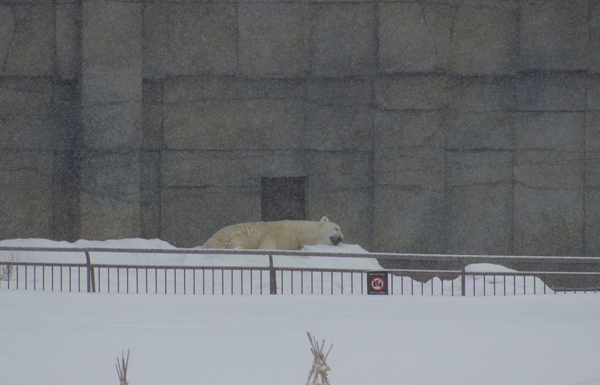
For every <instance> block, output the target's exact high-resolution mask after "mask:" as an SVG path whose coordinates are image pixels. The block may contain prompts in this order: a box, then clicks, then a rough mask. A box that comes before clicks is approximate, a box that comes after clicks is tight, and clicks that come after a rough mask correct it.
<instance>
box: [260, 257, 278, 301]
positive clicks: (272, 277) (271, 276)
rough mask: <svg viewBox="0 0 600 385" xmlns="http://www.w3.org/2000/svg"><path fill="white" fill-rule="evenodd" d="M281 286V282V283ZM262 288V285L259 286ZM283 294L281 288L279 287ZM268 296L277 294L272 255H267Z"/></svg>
mask: <svg viewBox="0 0 600 385" xmlns="http://www.w3.org/2000/svg"><path fill="white" fill-rule="evenodd" d="M281 284H282V285H283V282H282V283H281ZM261 286H262V285H261ZM281 290H282V292H283V286H282V287H281ZM269 294H277V274H275V267H274V266H273V255H270V254H269Z"/></svg>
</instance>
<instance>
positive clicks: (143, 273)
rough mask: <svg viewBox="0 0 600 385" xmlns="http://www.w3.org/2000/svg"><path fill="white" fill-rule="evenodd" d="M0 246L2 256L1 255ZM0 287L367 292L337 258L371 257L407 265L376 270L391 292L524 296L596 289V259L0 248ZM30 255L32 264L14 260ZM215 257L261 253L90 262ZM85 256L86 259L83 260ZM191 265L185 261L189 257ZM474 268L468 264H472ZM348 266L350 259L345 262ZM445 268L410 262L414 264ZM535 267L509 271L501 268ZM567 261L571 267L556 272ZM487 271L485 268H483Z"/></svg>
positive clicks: (599, 265) (599, 284) (599, 267)
mask: <svg viewBox="0 0 600 385" xmlns="http://www.w3.org/2000/svg"><path fill="white" fill-rule="evenodd" d="M3 252H4V254H2V253H3ZM8 252H10V253H13V254H12V255H13V257H14V255H15V254H14V253H16V255H17V257H14V258H8V259H7V258H4V259H5V260H1V259H0V289H19V290H50V291H62V292H105V293H148V294H150V293H152V294H204V295H207V294H210V295H246V294H366V293H367V287H366V286H367V282H366V280H367V278H366V277H367V273H368V272H370V271H371V270H372V269H364V268H358V269H357V268H352V267H350V268H344V266H343V263H341V261H345V262H346V264H347V261H349V260H352V259H355V258H359V259H365V258H376V259H377V260H378V261H379V262H380V263H381V264H382V265H394V264H395V265H403V264H404V265H408V266H411V268H388V269H379V270H381V271H385V272H387V274H388V287H389V288H388V292H389V294H392V295H452V296H454V295H462V296H466V295H469V296H471V295H473V296H474V295H505V296H506V295H527V294H550V293H555V294H556V293H578V292H584V293H587V292H592V293H597V292H599V291H600V258H595V257H513V256H475V255H431V254H391V253H368V254H345V253H344V254H330V253H327V254H316V253H310V252H294V251H274V250H209V249H111V248H31V247H0V255H5V254H6V253H8ZM23 253H26V255H28V256H29V257H28V259H35V262H31V261H29V262H28V261H20V260H18V259H20V258H19V256H21V255H24V254H23ZM56 253H65V255H66V254H69V255H72V253H76V254H77V253H78V254H79V255H81V262H80V263H79V262H78V263H72V262H42V261H43V260H44V259H47V258H46V256H48V255H50V254H52V255H56ZM106 253H109V254H111V255H115V254H116V255H120V254H136V255H137V254H158V255H182V254H184V255H185V254H187V255H197V256H207V255H208V256H215V255H221V259H220V260H218V261H217V263H218V262H225V261H227V257H226V256H227V255H228V256H238V257H239V256H261V257H263V258H264V263H262V265H260V266H235V265H227V264H226V263H222V265H221V266H219V265H207V264H206V263H204V264H202V263H198V264H193V265H177V264H161V263H144V264H142V263H135V264H127V263H123V264H121V263H95V262H94V260H102V258H100V256H101V255H103V254H104V255H105V254H106ZM84 256H85V259H84ZM290 256H296V257H314V258H315V260H318V258H323V257H325V258H331V257H333V258H340V259H339V261H340V265H342V266H340V267H339V268H337V267H336V268H318V267H293V266H284V265H282V264H281V263H276V262H277V258H278V257H290ZM188 263H189V261H188ZM481 263H485V264H488V265H484V266H479V268H478V269H472V268H471V267H473V266H477V265H476V264H481ZM350 265H352V264H350ZM418 265H422V266H436V265H437V266H442V267H443V268H433V269H432V268H415V266H418ZM515 265H519V266H533V267H536V269H531V270H527V271H511V270H509V269H502V268H500V269H498V267H499V266H515ZM565 266H569V268H570V269H571V270H574V271H559V268H561V267H565ZM486 270H488V271H486Z"/></svg>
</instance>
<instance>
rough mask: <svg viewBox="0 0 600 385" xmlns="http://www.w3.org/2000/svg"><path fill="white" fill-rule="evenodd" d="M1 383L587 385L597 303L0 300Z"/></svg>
mask: <svg viewBox="0 0 600 385" xmlns="http://www.w3.org/2000/svg"><path fill="white" fill-rule="evenodd" d="M0 309H1V312H2V316H1V317H0V332H1V335H2V338H1V339H0V384H7V385H13V384H14V385H54V384H56V385H64V384H86V385H94V384H98V385H106V384H115V385H117V384H118V378H117V373H116V369H115V363H116V358H117V357H120V356H121V352H122V351H123V350H125V351H127V349H131V357H130V365H129V375H128V380H129V383H130V384H131V385H154V384H156V385H165V384H224V385H225V384H227V385H233V384H244V385H292V384H299V385H304V384H305V383H306V380H307V377H308V372H309V370H310V368H311V364H312V354H311V352H310V343H309V341H308V338H307V336H306V333H307V332H311V333H312V334H314V335H315V336H316V338H317V339H319V340H322V339H325V341H326V344H327V345H329V344H331V343H333V344H334V346H333V349H332V351H331V354H330V356H329V358H328V360H327V362H328V364H329V365H330V366H331V372H330V375H329V379H330V381H331V383H332V385H365V384H370V383H382V384H399V385H420V384H423V385H484V384H485V385H538V384H539V385H599V384H600V295H598V294H587V295H584V294H576V295H545V296H519V297H463V298H461V297H450V298H449V297H406V296H404V297H403V296H393V297H392V296H389V297H384V296H337V295H334V296H320V295H315V296H296V295H293V296H292V295H278V296H268V295H264V296H226V297H223V296H220V297H215V296H183V295H164V294H163V295H133V294H130V295H126V294H122V295H119V294H116V295H115V294H87V293H81V294H79V293H78V294H75V293H74V294H68V293H49V292H33V291H8V290H0Z"/></svg>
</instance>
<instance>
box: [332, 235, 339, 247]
mask: <svg viewBox="0 0 600 385" xmlns="http://www.w3.org/2000/svg"><path fill="white" fill-rule="evenodd" d="M329 239H330V240H331V243H333V244H334V245H336V246H337V244H338V243H340V242H341V241H342V237H340V236H339V235H332V236H331V237H329Z"/></svg>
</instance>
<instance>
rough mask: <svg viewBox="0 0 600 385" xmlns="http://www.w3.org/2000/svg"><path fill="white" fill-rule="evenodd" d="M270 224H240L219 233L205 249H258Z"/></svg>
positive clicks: (209, 241) (207, 243) (206, 243)
mask: <svg viewBox="0 0 600 385" xmlns="http://www.w3.org/2000/svg"><path fill="white" fill-rule="evenodd" d="M267 227H268V222H253V223H238V224H236V225H231V226H227V227H223V228H222V229H221V230H219V231H217V232H216V233H215V234H214V235H213V236H212V237H211V238H210V239H209V240H208V241H206V242H205V243H204V247H207V248H209V249H235V248H240V249H257V248H258V247H259V245H260V242H261V239H262V237H263V235H264V234H265V232H266V228H267Z"/></svg>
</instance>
